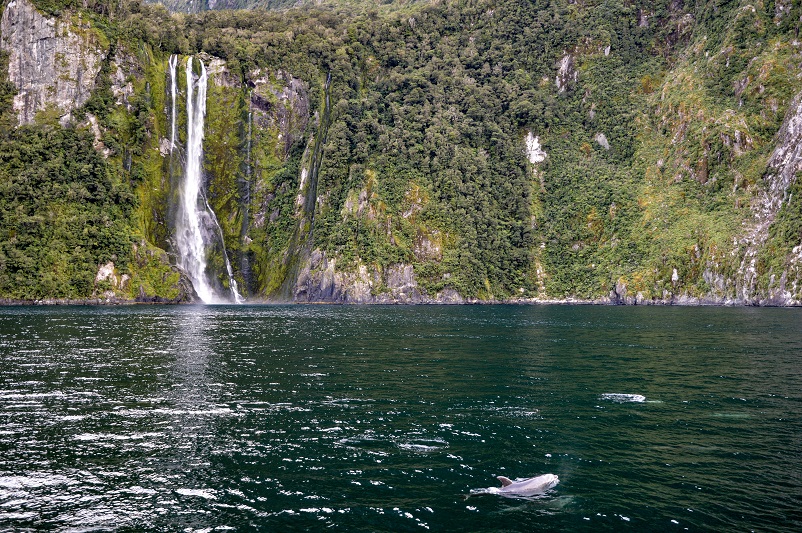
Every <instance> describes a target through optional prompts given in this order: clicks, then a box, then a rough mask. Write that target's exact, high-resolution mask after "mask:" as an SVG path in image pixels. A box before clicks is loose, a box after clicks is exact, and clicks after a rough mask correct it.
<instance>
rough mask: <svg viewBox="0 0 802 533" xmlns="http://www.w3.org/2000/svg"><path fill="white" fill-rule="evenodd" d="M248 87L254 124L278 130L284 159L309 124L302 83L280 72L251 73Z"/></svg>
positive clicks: (258, 71) (305, 92) (307, 101)
mask: <svg viewBox="0 0 802 533" xmlns="http://www.w3.org/2000/svg"><path fill="white" fill-rule="evenodd" d="M248 84H249V85H250V86H251V88H252V89H253V90H252V92H251V105H252V108H253V111H254V120H255V121H256V123H257V124H258V126H259V127H260V128H262V129H272V128H276V129H278V141H279V143H280V144H281V145H282V146H283V147H282V152H283V155H284V157H286V156H287V154H288V153H289V150H290V147H291V146H292V145H293V143H294V142H295V141H297V140H299V139H301V138H303V135H304V133H305V131H306V126H307V124H308V123H309V118H310V114H309V112H310V107H309V94H308V91H307V88H306V85H305V84H304V82H302V81H301V80H300V79H298V78H296V77H294V76H292V75H290V74H289V73H287V72H284V71H281V70H279V71H278V72H276V73H275V74H274V75H272V76H271V75H268V74H267V73H263V72H262V71H261V70H256V71H254V72H251V73H250V75H249V82H248Z"/></svg>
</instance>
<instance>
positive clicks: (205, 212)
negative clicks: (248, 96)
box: [170, 57, 243, 303]
mask: <svg viewBox="0 0 802 533" xmlns="http://www.w3.org/2000/svg"><path fill="white" fill-rule="evenodd" d="M198 62H199V63H200V74H199V75H198V76H197V81H196V79H195V78H196V77H195V74H194V72H193V69H192V58H191V57H190V58H188V59H187V67H186V77H187V140H186V163H185V169H184V180H183V184H182V186H181V191H180V203H181V205H180V207H179V209H178V217H177V220H176V247H177V252H178V265H179V266H180V267H181V268H182V269H183V270H184V271H185V272H186V273H187V275H188V276H189V278H190V280H191V281H192V285H193V287H194V288H195V292H197V294H198V297H199V298H200V299H201V300H202V301H203V302H204V303H220V302H221V301H222V299H221V298H220V297H218V295H217V294H216V293H215V290H214V287H213V286H212V284H211V283H210V281H209V278H208V276H207V273H206V266H207V264H206V248H207V246H206V245H207V242H208V240H212V239H215V238H219V239H220V245H221V248H222V251H223V258H224V259H225V263H226V271H227V272H226V273H227V274H228V279H229V287H230V290H231V297H232V298H233V300H234V302H235V303H242V301H243V299H242V296H240V294H239V292H238V290H237V282H236V281H235V280H234V276H233V271H232V269H231V264H230V262H229V260H228V255H227V254H226V250H225V243H224V242H223V233H222V230H221V228H220V225H219V223H218V222H217V217H215V215H214V212H213V211H212V210H211V207H209V204H208V202H207V201H206V197H205V195H204V191H203V132H204V120H205V117H206V87H207V75H206V66H205V65H204V64H203V61H200V60H198ZM170 68H171V74H172V75H173V79H174V70H173V69H174V68H175V62H172V61H171V62H170ZM172 90H173V91H175V85H173V89H172ZM173 102H175V96H174V94H173ZM173 116H175V109H173ZM210 226H211V227H210ZM207 239H208V240H207Z"/></svg>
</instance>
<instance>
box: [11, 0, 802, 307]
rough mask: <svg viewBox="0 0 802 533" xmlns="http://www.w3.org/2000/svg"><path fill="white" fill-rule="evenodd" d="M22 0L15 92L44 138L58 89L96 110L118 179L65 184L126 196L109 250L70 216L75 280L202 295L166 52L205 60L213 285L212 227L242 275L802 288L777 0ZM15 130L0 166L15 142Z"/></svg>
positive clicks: (490, 297)
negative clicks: (85, 0) (364, 3)
mask: <svg viewBox="0 0 802 533" xmlns="http://www.w3.org/2000/svg"><path fill="white" fill-rule="evenodd" d="M54 1H55V0H54ZM55 3H56V4H58V1H55ZM335 3H336V2H335ZM35 4H36V0H33V3H32V0H12V1H10V2H8V4H7V6H6V8H5V10H4V12H3V16H2V23H1V24H0V31H1V32H2V39H1V41H2V49H3V50H5V51H7V52H8V71H7V72H8V79H9V80H10V81H11V82H12V83H13V85H14V86H15V87H16V89H17V94H16V96H15V98H14V112H15V113H16V115H17V120H18V122H19V123H20V124H30V125H31V127H32V128H34V130H35V131H39V130H36V128H41V131H42V132H43V133H42V138H46V137H47V134H46V133H47V132H48V131H50V130H49V129H48V128H51V127H52V124H51V122H52V120H50V122H48V119H47V117H48V116H50V117H51V118H52V116H53V115H54V113H40V112H42V111H48V110H58V112H57V115H58V117H59V118H60V120H61V122H62V124H64V125H65V129H64V131H67V132H70V131H78V132H82V131H84V130H86V132H84V133H81V135H84V136H83V137H81V138H82V139H85V138H86V134H91V137H93V138H94V148H95V150H96V151H97V154H99V155H100V156H101V157H102V159H103V160H104V161H105V163H104V164H105V165H106V167H107V170H108V174H109V175H110V176H112V177H113V180H111V182H110V183H105V184H104V185H103V186H102V187H98V185H97V184H96V183H95V181H97V180H95V179H94V178H92V179H89V178H84V177H81V176H84V174H85V173H83V171H82V170H81V169H78V170H75V171H74V172H73V174H74V175H75V176H77V178H76V179H77V180H78V182H77V183H76V184H72V185H70V186H69V187H68V188H67V189H66V192H65V193H64V195H65V197H66V198H69V199H70V201H73V200H75V201H76V202H78V203H80V202H94V201H95V199H93V197H92V196H91V195H92V194H95V193H96V192H97V191H100V192H99V193H97V194H102V195H104V200H105V201H110V200H111V201H117V202H123V201H125V202H127V204H126V205H131V206H133V207H131V208H130V209H131V212H130V213H129V214H128V215H126V217H128V218H120V220H119V221H117V222H119V224H120V225H122V226H124V228H123V229H125V231H126V232H127V235H128V236H127V237H126V238H127V239H128V240H127V241H125V242H128V243H129V244H128V251H127V252H123V250H124V247H121V246H120V245H118V244H119V243H118V241H114V242H115V243H117V244H115V247H114V248H113V250H112V248H111V247H110V246H109V245H108V244H107V243H108V242H110V241H109V239H108V238H107V237H106V236H103V235H100V233H102V232H101V231H100V230H95V229H94V226H93V225H89V226H88V229H87V237H86V239H85V241H86V242H85V244H87V245H88V244H91V245H92V246H97V247H98V250H99V251H98V252H97V256H96V262H95V263H94V265H95V266H94V267H93V272H91V274H90V275H91V280H93V281H92V283H93V284H94V287H93V288H92V291H90V293H89V294H90V295H103V296H108V297H112V296H114V297H120V296H127V297H129V298H140V299H143V300H153V299H156V300H158V299H160V298H161V299H164V300H168V301H175V300H181V299H185V300H186V299H191V298H192V291H191V288H188V287H187V284H186V279H184V278H181V276H180V274H179V273H178V272H176V271H175V270H174V269H171V268H170V267H169V266H168V265H167V263H168V261H169V262H173V263H174V262H175V261H174V257H172V256H171V254H174V250H173V249H172V244H171V243H173V242H174V235H173V232H174V231H175V230H174V228H173V227H172V226H171V222H170V212H171V208H170V206H171V205H174V204H175V202H176V198H177V192H178V190H179V188H180V181H181V174H182V172H183V170H182V165H183V157H184V145H185V143H186V132H185V130H186V118H185V109H184V107H185V103H184V101H185V99H186V91H187V88H186V87H185V84H186V82H185V81H184V79H183V78H184V76H183V74H182V75H180V76H178V85H177V91H178V94H177V113H176V115H177V116H176V136H175V141H176V145H175V147H173V146H171V137H172V133H171V130H172V120H173V117H172V116H171V105H172V104H171V94H170V83H171V80H170V75H169V67H168V60H169V58H170V56H171V55H178V56H179V58H180V59H179V62H183V61H185V59H186V58H187V57H189V56H192V57H195V58H198V59H202V60H203V61H204V63H205V65H206V66H207V68H208V72H209V80H210V84H209V89H208V98H207V116H206V127H205V139H204V161H203V181H204V191H205V200H206V201H207V202H208V205H209V206H210V208H211V209H212V210H213V211H214V212H215V214H216V217H217V219H218V221H219V233H220V238H219V239H218V240H219V242H220V243H221V244H224V245H225V250H223V248H222V247H221V246H220V245H219V244H216V245H214V246H210V249H209V250H207V260H208V264H209V265H210V269H211V270H212V271H214V272H215V276H216V279H215V280H214V283H215V284H216V286H217V287H218V289H219V290H220V291H224V290H226V287H227V284H228V283H230V282H229V277H228V274H227V272H226V271H225V266H224V255H225V254H227V256H228V258H229V259H230V263H231V265H232V267H233V273H234V278H235V280H236V282H237V284H238V286H239V287H240V288H241V289H242V291H243V292H244V293H245V295H246V296H247V297H248V298H249V299H250V300H251V301H261V300H281V301H296V302H319V301H325V302H348V303H393V302H399V303H427V302H456V303H458V302H465V301H499V300H505V301H507V300H513V301H552V300H566V299H569V300H570V299H578V300H590V301H598V302H612V303H626V304H649V303H685V304H688V303H723V304H758V305H799V304H800V303H802V265H801V264H800V263H802V239H801V238H800V235H802V185H800V184H799V183H798V180H797V176H798V174H799V172H800V170H802V148H800V146H802V126H800V124H802V77H800V76H799V75H797V74H796V73H798V70H799V65H800V64H802V45H800V44H799V42H798V40H797V39H796V37H795V35H796V33H797V31H798V28H797V26H798V25H799V24H797V19H799V18H800V16H802V13H800V12H799V11H800V10H799V9H798V8H797V7H795V6H794V5H793V3H790V2H776V3H775V4H773V5H772V6H762V5H760V4H758V5H757V6H753V5H751V4H746V3H744V5H739V6H734V5H732V6H730V5H728V6H724V7H722V6H717V7H716V6H713V7H710V6H708V4H707V3H704V2H701V3H697V4H694V5H690V4H688V5H687V6H686V5H685V3H682V2H675V1H670V0H667V1H665V2H658V3H657V4H654V3H647V2H634V3H632V2H620V3H616V2H611V3H610V4H609V6H610V8H611V9H612V11H611V12H610V13H607V12H604V13H602V12H600V11H598V10H594V9H591V8H589V7H587V6H585V5H584V4H576V3H572V2H568V1H567V0H566V1H557V2H543V3H538V2H535V3H532V2H520V3H518V2H511V3H509V4H507V3H504V4H498V3H495V2H489V1H483V0H480V1H479V2H477V3H475V5H474V4H471V5H468V6H466V5H463V4H461V3H448V2H446V3H442V4H440V3H438V4H437V5H431V6H426V7H419V8H418V7H416V8H415V9H414V13H413V14H412V15H410V14H409V13H406V14H404V16H403V17H402V16H400V15H399V16H391V15H387V14H386V13H385V14H384V15H382V16H378V15H376V14H375V13H373V14H366V15H364V16H362V15H353V14H351V15H347V14H346V13H347V12H346V11H343V12H341V13H339V15H342V16H339V15H338V14H337V12H335V14H334V15H333V14H332V12H330V11H316V10H309V11H290V12H287V13H282V14H280V15H272V14H269V13H263V12H260V13H259V16H258V17H256V16H255V15H253V14H249V13H242V12H206V13H204V14H201V15H197V16H186V17H180V18H179V17H175V18H173V17H170V16H169V15H168V14H167V13H166V12H164V11H163V10H162V9H160V8H156V7H148V6H147V5H145V4H137V3H132V4H131V5H130V6H128V5H126V6H122V5H116V4H115V5H114V6H112V5H111V4H109V6H106V7H104V6H105V4H104V3H103V2H102V1H100V0H99V2H98V4H97V6H95V8H94V11H92V10H86V9H77V8H72V10H70V9H64V10H63V11H62V14H61V15H59V16H58V17H49V16H45V15H42V14H41V13H40V12H39V11H37V10H36V8H35V7H34V6H35ZM67 4H69V5H72V4H71V3H69V2H66V3H65V5H67ZM230 4H231V3H225V2H216V3H215V2H209V3H208V7H209V8H215V7H221V6H225V5H230ZM238 5H239V4H238ZM98 6H99V7H98ZM121 6H122V7H121ZM711 6H712V4H711ZM51 12H53V11H51ZM546 12H548V14H549V17H550V18H549V20H550V21H551V22H550V23H549V24H548V25H543V24H542V20H543V19H542V17H543V16H544V13H546ZM106 17H109V18H106ZM349 17H352V18H349ZM99 28H103V29H102V31H101V30H100V29H99ZM583 28H592V29H593V31H592V32H590V33H591V34H588V33H587V32H585V31H584V30H583ZM511 35H524V36H525V37H522V38H520V39H517V38H511V37H510V36H511ZM112 42H113V43H114V46H111V45H110V44H109V43H112ZM181 64H184V63H181ZM181 72H183V71H181ZM0 81H2V80H0ZM90 97H92V98H91V100H90ZM0 100H2V94H0ZM87 102H89V103H88V104H87ZM90 110H91V111H90ZM76 112H77V113H76ZM37 116H39V118H40V119H41V120H38V119H37ZM74 116H86V117H87V120H86V121H84V120H83V119H82V120H81V121H80V122H79V121H76V120H73V117H74ZM40 122H41V124H39V123H40ZM21 130H25V128H21ZM82 142H83V141H82ZM56 155H57V154H56ZM14 157H16V156H13V157H11V158H8V161H10V163H8V161H6V160H0V174H2V173H3V172H5V174H3V175H4V176H14V173H15V172H17V171H18V168H21V167H19V166H14V165H16V164H17V161H16V160H15V159H14ZM20 157H21V156H20ZM62 159H63V158H62ZM55 160H56V161H57V162H58V164H62V165H65V166H66V163H65V162H64V161H62V160H61V159H58V158H56V159H55ZM7 163H8V164H9V166H8V168H7V169H6V167H3V165H5V164H7ZM11 163H13V164H11ZM20 164H22V163H20ZM53 164H56V163H53ZM100 170H102V169H100ZM59 172H60V170H59V171H53V172H49V175H53V176H57V175H59ZM70 172H72V170H70ZM101 174H102V172H101ZM3 179H8V180H9V182H11V181H13V179H12V178H10V177H9V178H3ZM37 179H38V178H37ZM81 180H84V181H85V182H82V181H81ZM93 180H94V181H93ZM37 183H38V182H37ZM36 186H40V187H45V186H47V184H43V185H36ZM36 186H34V187H33V188H31V187H28V188H27V189H25V187H27V184H20V185H19V188H20V190H23V189H25V190H31V191H33V190H34V189H35V187H36ZM84 189H86V191H88V192H84ZM133 198H136V202H134V201H133ZM54 202H55V200H54ZM30 203H35V202H34V200H33V199H32V200H31V202H30ZM0 208H2V209H9V210H10V209H12V207H3V206H0ZM13 209H16V211H14V212H15V213H22V211H20V208H19V206H16V207H14V208H13ZM59 209H60V208H59V207H58V206H57V205H56V204H55V203H53V204H49V205H48V206H43V208H42V211H31V212H27V211H25V212H24V213H23V215H24V217H23V218H20V219H19V220H20V222H19V223H16V224H17V226H19V227H21V228H26V227H28V226H30V225H35V224H38V223H39V222H38V221H40V220H45V219H46V217H47V216H54V215H52V214H53V213H59V212H60V211H59ZM23 211H24V209H23ZM9 212H10V211H9ZM15 216H17V215H15ZM19 216H22V215H19ZM115 216H117V215H115ZM120 216H122V215H120ZM118 218H119V217H118ZM9 220H10V218H9ZM112 222H113V221H112ZM117 222H115V223H117ZM110 223H111V222H110V221H98V222H96V223H95V225H96V226H98V227H106V226H104V225H105V224H110ZM3 231H6V233H2V232H3ZM120 232H121V233H125V232H124V231H122V229H121V230H120ZM90 233H91V236H90ZM96 234H97V235H100V236H95V235H96ZM18 242H20V233H19V232H17V231H16V227H14V228H11V227H10V229H7V230H4V229H3V219H0V282H2V276H3V269H4V268H6V269H8V268H10V267H8V266H7V265H10V264H12V263H13V262H14V261H16V259H6V258H14V257H15V256H14V255H13V254H12V253H11V252H10V251H9V252H8V253H6V252H5V251H4V250H5V249H4V248H3V246H5V245H7V244H8V245H9V246H10V248H13V247H14V246H16V244H15V243H18ZM120 242H122V241H120ZM104 246H107V248H108V250H106V251H104V250H105V249H103V247H104ZM54 249H55V248H54ZM75 249H78V248H75ZM12 251H13V250H12ZM224 252H225V254H224ZM15 253H16V252H15ZM4 254H5V255H4ZM112 256H114V257H112ZM54 261H55V260H54ZM93 261H95V260H94V259H93ZM19 263H20V264H22V262H19ZM90 264H91V263H90ZM48 268H49V267H48ZM92 283H90V285H91V284H92ZM0 296H2V295H0Z"/></svg>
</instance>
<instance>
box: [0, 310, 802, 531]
mask: <svg viewBox="0 0 802 533" xmlns="http://www.w3.org/2000/svg"><path fill="white" fill-rule="evenodd" d="M800 326H802V314H800V311H799V310H796V309H754V308H668V307H662V308H639V307H582V306H520V307H518V306H471V307H439V306H420V307H345V306H262V307H259V306H181V307H159V306H153V307H124V308H105V307H94V308H93V307H83V308H81V307H51V308H33V307H14V308H11V307H6V308H0V434H1V438H0V529H4V530H5V529H9V530H26V529H31V530H34V529H36V530H39V529H48V530H81V531H87V530H101V531H103V530H123V531H124V530H171V531H173V530H174V531H179V530H187V531H192V530H206V531H211V530H239V531H246V530H253V529H261V530H267V531H272V530H276V531H279V530H280V531H306V530H323V529H331V530H335V531H419V530H423V529H428V530H432V531H539V530H543V531H605V530H607V531H621V530H631V531H672V530H677V531H684V530H691V531H699V530H715V531H745V530H759V531H799V530H800V529H801V528H802V334H800V332H801V331H802V330H801V329H800ZM542 473H554V474H557V475H559V477H560V484H559V485H557V487H556V488H555V489H553V490H552V491H551V492H550V493H548V494H546V495H545V496H544V497H541V498H533V499H507V498H502V497H499V496H496V495H473V496H470V497H469V498H467V499H466V498H465V496H466V495H468V494H469V493H470V491H471V490H472V489H478V488H482V487H489V486H498V482H497V481H496V480H495V476H497V475H504V476H507V477H510V478H516V477H528V476H535V475H538V474H542Z"/></svg>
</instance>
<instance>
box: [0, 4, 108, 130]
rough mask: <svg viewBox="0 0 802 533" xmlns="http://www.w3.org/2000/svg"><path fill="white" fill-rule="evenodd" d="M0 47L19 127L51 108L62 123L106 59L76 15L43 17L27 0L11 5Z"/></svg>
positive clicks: (91, 85)
mask: <svg viewBox="0 0 802 533" xmlns="http://www.w3.org/2000/svg"><path fill="white" fill-rule="evenodd" d="M0 48H2V49H3V50H6V51H8V53H9V64H8V75H9V79H10V80H11V82H12V83H14V85H15V86H16V87H17V91H18V93H17V95H16V96H15V97H14V110H15V111H16V112H17V116H18V118H19V123H20V124H27V123H30V122H32V121H33V120H34V118H35V116H36V113H37V112H38V111H40V110H43V109H45V108H47V107H49V106H53V107H55V108H56V109H58V110H59V112H60V113H61V120H62V122H66V121H69V120H70V118H71V112H72V111H73V110H74V109H76V108H78V107H80V106H82V105H83V104H84V103H85V102H86V101H87V100H88V99H89V96H90V94H91V92H92V89H94V87H95V78H96V77H97V75H98V73H99V72H100V67H101V64H102V62H103V59H104V58H105V56H106V54H107V50H105V49H104V48H103V46H102V45H101V43H100V37H99V35H98V33H97V32H96V30H93V29H92V28H91V26H90V24H89V22H88V21H85V20H81V18H80V15H76V16H75V17H74V18H73V19H72V20H70V19H68V18H67V17H63V18H49V17H45V16H44V15H42V14H41V13H39V12H38V11H37V10H36V7H34V5H33V4H31V3H30V1H29V0H11V1H10V2H9V3H8V4H7V5H6V8H5V11H4V12H3V17H2V20H1V21H0Z"/></svg>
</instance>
